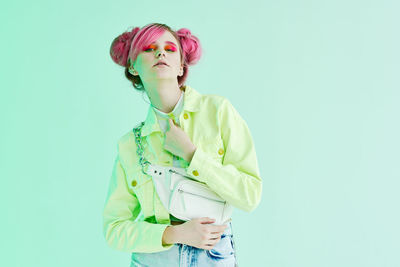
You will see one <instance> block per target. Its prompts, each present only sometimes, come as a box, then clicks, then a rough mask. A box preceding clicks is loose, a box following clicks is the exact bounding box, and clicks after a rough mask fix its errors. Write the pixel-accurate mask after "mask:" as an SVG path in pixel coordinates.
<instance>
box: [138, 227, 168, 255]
mask: <svg viewBox="0 0 400 267" xmlns="http://www.w3.org/2000/svg"><path fill="white" fill-rule="evenodd" d="M168 226H171V225H169V224H153V226H152V227H153V229H152V230H153V231H151V233H145V234H148V237H149V239H150V240H151V243H152V244H154V248H155V250H157V251H164V250H168V249H170V248H171V247H172V246H173V245H174V244H168V245H163V243H162V237H163V235H164V231H165V229H166V228H167V227H168Z"/></svg>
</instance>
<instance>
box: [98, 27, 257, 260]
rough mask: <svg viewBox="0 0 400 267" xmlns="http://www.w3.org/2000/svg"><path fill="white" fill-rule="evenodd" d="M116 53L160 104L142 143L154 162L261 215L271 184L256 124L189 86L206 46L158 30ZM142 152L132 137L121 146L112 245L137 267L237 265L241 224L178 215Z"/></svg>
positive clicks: (111, 203) (120, 42)
mask: <svg viewBox="0 0 400 267" xmlns="http://www.w3.org/2000/svg"><path fill="white" fill-rule="evenodd" d="M110 55H111V58H112V59H113V61H114V62H116V63H117V64H119V65H121V66H123V67H124V68H125V76H126V77H127V78H128V79H129V80H130V81H132V84H133V86H134V88H135V89H137V90H139V91H141V92H145V93H146V94H147V96H148V98H149V99H150V102H151V103H150V106H149V109H148V113H147V117H146V120H145V121H144V125H143V127H142V128H141V138H140V139H141V143H142V145H143V154H144V156H145V158H146V160H148V161H149V162H151V163H154V164H159V165H163V166H176V167H181V168H185V170H186V172H187V174H190V175H191V176H192V177H195V179H197V180H198V181H200V182H204V183H205V184H207V185H208V186H209V188H211V189H212V190H213V191H214V192H215V193H217V194H218V195H219V196H220V197H221V198H223V199H225V200H226V201H227V202H228V203H230V204H231V205H232V206H234V207H236V208H239V209H242V210H245V211H248V212H250V211H252V210H254V209H255V208H256V206H257V205H258V204H259V202H260V199H261V191H262V180H261V178H260V174H259V169H258V163H257V158H256V152H255V148H254V143H253V140H252V136H251V134H250V131H249V129H248V127H247V124H246V123H245V121H244V120H243V119H242V118H241V116H240V115H239V113H238V112H237V111H236V110H235V108H234V107H233V106H232V104H231V103H230V102H229V101H228V100H227V98H225V97H222V96H219V95H211V94H209V95H207V94H200V93H199V92H197V91H196V90H195V89H194V88H192V87H190V86H188V85H185V84H184V83H185V80H186V77H187V75H188V71H189V66H190V65H193V64H195V63H196V62H197V61H198V60H199V59H200V56H201V46H200V42H199V39H198V38H197V37H195V36H193V35H191V32H190V31H189V30H188V29H186V28H182V29H180V30H178V31H176V32H175V31H174V30H172V29H171V28H170V27H168V26H167V25H165V24H158V23H152V24H148V25H146V26H144V27H143V28H141V29H140V28H138V27H136V28H134V29H133V30H132V31H129V32H124V33H123V34H121V35H119V36H118V37H117V38H115V39H114V41H113V42H112V45H111V48H110ZM136 149H137V145H136V142H135V135H134V133H133V131H132V130H130V131H129V132H128V133H126V134H124V135H123V136H122V137H120V139H119V140H118V145H117V156H116V159H115V162H114V167H113V172H112V176H111V180H110V183H109V190H108V195H107V198H106V201H105V205H104V212H103V227H104V228H103V229H104V237H105V239H106V241H107V243H108V244H109V246H110V247H112V248H115V249H117V250H121V251H126V252H130V253H131V267H133V266H164V267H167V266H235V264H237V261H236V253H235V246H234V242H233V234H232V223H231V222H228V223H226V224H224V225H217V224H214V222H215V220H214V219H213V218H209V217H202V218H196V219H193V220H189V221H182V220H179V219H177V218H175V217H174V216H172V215H171V214H169V213H168V211H167V209H166V208H165V207H164V206H163V205H162V203H161V202H160V198H159V196H158V194H157V192H156V190H155V187H154V184H153V182H152V178H151V176H149V175H146V174H145V173H143V172H142V169H141V165H140V163H139V158H138V156H137V154H136Z"/></svg>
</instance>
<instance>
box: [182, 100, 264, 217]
mask: <svg viewBox="0 0 400 267" xmlns="http://www.w3.org/2000/svg"><path fill="white" fill-rule="evenodd" d="M218 121H219V122H220V123H219V124H220V125H219V129H220V134H221V137H222V140H223V143H224V146H225V155H224V159H223V162H222V163H220V162H217V161H215V160H214V159H213V158H212V157H210V156H209V155H207V154H206V153H205V152H204V151H202V150H201V148H200V147H197V149H196V151H195V152H194V154H193V157H192V159H191V161H190V164H189V166H188V168H187V170H186V172H187V174H188V175H190V176H191V177H193V178H195V179H197V180H199V181H202V182H205V183H206V184H207V185H208V186H209V187H210V188H211V189H212V190H214V191H215V192H216V193H217V194H218V195H220V196H221V197H222V198H223V199H225V200H226V201H228V202H229V203H230V204H231V205H233V206H235V207H237V208H239V209H242V210H244V211H248V212H250V211H252V210H254V209H255V208H256V207H257V206H258V204H259V202H260V199H261V192H262V180H261V177H260V173H259V169H258V163H257V157H256V151H255V147H254V142H253V139H252V136H251V133H250V130H249V128H248V126H247V124H246V122H245V121H244V120H243V119H242V118H241V116H240V115H239V113H238V112H237V111H236V110H235V108H234V107H233V106H232V104H231V103H230V102H229V101H228V100H227V99H225V100H224V102H223V103H222V105H221V107H220V109H219V111H218ZM193 171H197V173H196V174H197V176H193V174H194V173H193Z"/></svg>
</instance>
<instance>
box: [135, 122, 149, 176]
mask: <svg viewBox="0 0 400 267" xmlns="http://www.w3.org/2000/svg"><path fill="white" fill-rule="evenodd" d="M143 125H144V121H142V122H141V123H140V124H139V126H137V127H135V128H133V133H134V134H135V142H136V154H137V155H138V156H139V163H140V165H141V166H142V172H143V174H147V173H146V172H145V171H144V168H145V167H146V164H151V163H150V162H149V161H148V160H146V159H145V158H144V155H143V146H142V143H141V141H140V140H141V137H142V135H141V131H142V127H143Z"/></svg>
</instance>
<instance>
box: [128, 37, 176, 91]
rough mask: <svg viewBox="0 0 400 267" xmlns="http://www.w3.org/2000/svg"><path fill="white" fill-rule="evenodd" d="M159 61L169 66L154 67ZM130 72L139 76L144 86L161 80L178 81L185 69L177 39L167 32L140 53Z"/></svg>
mask: <svg viewBox="0 0 400 267" xmlns="http://www.w3.org/2000/svg"><path fill="white" fill-rule="evenodd" d="M159 60H162V61H164V62H165V63H166V64H168V65H167V66H166V65H160V66H154V64H156V63H157V62H158V61H159ZM129 72H130V73H131V74H133V75H139V77H140V79H141V80H142V82H143V83H144V84H145V83H147V82H154V81H157V80H161V79H175V80H177V76H181V75H182V74H183V67H182V65H181V54H180V51H179V45H178V42H177V40H176V39H175V37H174V36H173V35H172V34H171V33H170V32H169V31H167V30H166V31H165V32H164V33H163V34H162V35H161V36H160V37H159V38H158V39H157V40H156V41H155V42H154V43H152V44H149V45H147V46H145V47H144V48H143V50H142V51H140V52H139V54H138V56H137V58H136V60H135V62H133V64H131V66H130V67H129Z"/></svg>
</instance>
